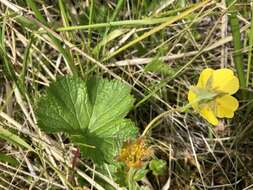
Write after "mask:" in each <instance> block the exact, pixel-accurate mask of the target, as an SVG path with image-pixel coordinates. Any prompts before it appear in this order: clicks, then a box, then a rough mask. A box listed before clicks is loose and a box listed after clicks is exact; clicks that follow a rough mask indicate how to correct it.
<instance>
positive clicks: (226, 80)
mask: <svg viewBox="0 0 253 190" xmlns="http://www.w3.org/2000/svg"><path fill="white" fill-rule="evenodd" d="M238 89H239V80H238V78H237V77H236V76H234V73H233V71H232V70H230V69H217V70H213V69H210V68H207V69H204V70H203V71H202V72H201V74H200V77H199V80H198V84H197V85H196V86H192V87H191V88H190V90H189V93H188V100H189V103H190V105H191V106H192V107H193V109H194V110H196V111H197V112H198V113H199V114H200V115H201V116H202V117H204V118H205V119H206V120H207V121H208V122H209V123H211V124H213V125H217V124H218V119H217V117H218V118H224V117H226V118H232V117H234V112H235V110H237V108H238V106H239V103H238V101H237V99H236V98H234V97H233V96H231V95H232V94H234V93H236V92H237V91H238Z"/></svg>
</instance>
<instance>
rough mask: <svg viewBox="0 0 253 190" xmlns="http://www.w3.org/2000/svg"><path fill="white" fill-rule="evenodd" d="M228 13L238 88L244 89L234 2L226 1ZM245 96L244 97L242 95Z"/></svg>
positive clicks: (239, 37) (240, 48) (237, 21)
mask: <svg viewBox="0 0 253 190" xmlns="http://www.w3.org/2000/svg"><path fill="white" fill-rule="evenodd" d="M226 3H227V6H228V7H229V8H228V11H229V13H230V14H229V15H228V18H229V23H230V27H231V31H232V36H233V46H234V51H235V53H234V62H235V67H236V71H237V74H238V77H239V80H240V86H241V87H242V88H244V89H245V88H246V80H245V76H244V72H243V57H242V52H241V50H242V46H241V35H240V25H239V20H238V18H237V10H236V7H235V5H234V3H235V1H234V0H227V1H226ZM244 96H245V95H244Z"/></svg>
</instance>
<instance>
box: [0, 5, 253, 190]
mask: <svg viewBox="0 0 253 190" xmlns="http://www.w3.org/2000/svg"><path fill="white" fill-rule="evenodd" d="M252 10H253V4H252V2H250V1H247V0H235V1H229V0H227V2H225V0H217V1H214V0H207V1H199V2H197V3H196V4H194V2H193V1H191V0H189V1H188V0H172V1H169V0H159V1H158V0H157V1H155V0H153V1H152V0H118V1H114V0H103V1H102V0H83V1H81V0H76V1H74V0H58V1H50V0H47V1H40V0H26V1H19V0H0V23H1V28H0V35H1V37H0V56H1V57H0V58H1V62H0V150H1V152H0V189H3V190H5V189H6V190H7V189H8V190H9V189H13V190H16V189H22V190H23V189H34V190H36V189H38V190H44V189H52V190H53V189H77V188H76V187H79V189H81V187H82V188H83V189H85V187H86V189H98V190H103V189H109V188H108V187H107V186H105V185H103V184H105V182H107V183H108V184H110V185H111V188H112V189H113V188H114V189H119V187H118V185H117V183H116V182H115V180H114V179H112V178H111V176H110V175H106V174H105V173H103V172H101V171H100V170H99V169H97V167H96V166H95V165H94V164H92V162H91V161H89V160H87V159H85V157H82V158H81V159H79V160H78V161H77V163H76V166H75V167H74V168H73V167H72V161H73V157H74V153H73V152H74V150H75V149H76V148H77V147H75V146H73V145H72V144H70V143H69V139H68V136H67V135H66V134H63V133H57V134H54V135H51V134H46V133H44V132H41V131H40V129H39V128H38V126H37V122H36V121H37V120H36V115H35V113H34V112H35V109H36V108H37V102H38V99H39V97H40V96H41V95H42V94H43V93H44V90H45V89H46V87H47V86H49V84H50V83H51V82H52V81H55V80H56V79H57V77H59V76H63V75H78V76H79V77H81V78H82V79H84V80H86V79H87V78H88V77H90V76H94V75H95V76H100V77H104V78H107V79H119V80H122V81H124V83H126V84H128V85H130V86H131V88H132V94H133V95H134V97H135V99H136V100H135V107H134V108H133V109H132V110H131V112H130V114H129V115H128V117H129V118H131V119H132V120H133V121H134V122H135V123H136V125H137V126H138V128H139V131H140V134H141V133H142V131H143V130H144V129H145V127H146V126H147V125H148V124H149V123H150V122H151V121H152V120H153V119H154V118H155V117H156V116H159V115H160V114H162V113H164V112H165V111H168V110H171V112H168V114H166V115H164V117H160V119H159V121H157V122H156V124H155V127H154V128H152V130H151V131H149V132H150V134H149V138H148V141H149V143H150V145H151V147H152V148H153V151H154V155H153V156H154V157H157V158H159V159H163V160H165V161H166V162H167V165H168V167H167V171H166V173H165V175H163V176H159V177H157V178H154V176H152V174H150V173H148V174H147V176H146V178H145V179H144V180H143V183H146V184H149V186H150V189H152V188H153V189H154V190H158V189H162V190H165V189H173V190H177V189H178V190H181V189H186V190H187V189H189V190H195V189H233V190H236V189H238V190H242V189H244V190H246V189H247V190H249V189H253V161H252V157H253V131H252V129H253V122H252V108H253V106H252V105H253V102H252V84H253V81H252V65H251V61H252V60H251V51H252V42H253V39H252V36H253V35H252V34H253V32H251V30H252V29H251V28H252V27H253V25H252V24H251V17H252V13H253V11H252ZM230 21H232V22H230ZM231 24H232V25H233V24H234V25H233V26H232V27H231ZM238 27H239V28H238ZM252 31H253V30H252ZM238 39H239V40H238ZM150 63H153V65H151V64H150ZM155 64H157V65H159V64H161V65H163V66H164V64H166V66H164V67H159V68H157V67H154V65H155ZM147 65H149V67H148V66H147ZM150 65H151V66H150ZM152 66H153V67H152ZM206 67H211V68H214V69H217V68H223V67H225V68H230V69H232V70H234V71H235V73H236V75H237V76H238V77H239V78H240V80H241V89H240V91H239V92H238V93H237V94H236V97H237V99H238V100H239V101H240V107H239V110H238V111H237V112H236V113H235V117H234V118H233V119H229V120H226V119H225V120H221V122H220V123H219V125H218V126H216V127H212V126H211V125H210V124H208V123H207V122H206V121H205V120H204V119H202V118H201V117H200V116H199V115H198V114H197V113H195V112H194V111H193V110H191V109H190V110H188V111H187V112H186V113H180V112H178V111H176V110H175V108H177V107H180V106H183V105H186V104H187V103H188V102H187V101H188V100H187V93H188V90H189V87H190V85H192V84H195V83H196V81H197V79H198V76H199V73H200V72H201V71H202V70H203V69H204V68H206Z"/></svg>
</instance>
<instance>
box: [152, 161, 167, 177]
mask: <svg viewBox="0 0 253 190" xmlns="http://www.w3.org/2000/svg"><path fill="white" fill-rule="evenodd" d="M166 168H167V163H166V161H164V160H151V161H150V163H149V169H150V170H152V173H153V174H154V175H156V176H157V175H164V174H165V171H166Z"/></svg>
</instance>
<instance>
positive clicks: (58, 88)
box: [36, 77, 138, 164]
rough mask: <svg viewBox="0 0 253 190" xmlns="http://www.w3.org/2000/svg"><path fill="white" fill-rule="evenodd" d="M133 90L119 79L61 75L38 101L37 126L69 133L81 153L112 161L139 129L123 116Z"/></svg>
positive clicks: (45, 129) (98, 161) (97, 161)
mask: <svg viewBox="0 0 253 190" xmlns="http://www.w3.org/2000/svg"><path fill="white" fill-rule="evenodd" d="M130 90H131V89H130V88H129V87H128V86H126V85H124V84H123V83H121V82H120V81H116V80H112V81H109V80H105V79H96V78H93V79H90V80H88V81H87V82H85V81H82V80H81V79H79V78H76V77H65V78H61V79H59V80H57V81H56V82H54V83H53V84H51V85H50V87H49V88H48V89H47V91H46V95H45V96H44V97H42V98H41V99H40V101H39V103H38V108H37V111H36V114H37V117H38V126H39V127H40V128H41V129H42V130H44V131H46V132H49V133H55V132H66V133H68V134H69V135H70V139H71V141H72V142H73V143H75V144H77V145H78V146H79V147H80V150H81V153H82V155H84V156H85V157H88V158H90V159H92V160H93V161H94V162H95V163H98V164H102V163H103V162H112V160H113V158H114V157H115V156H116V154H117V152H118V149H119V148H120V147H121V145H122V143H123V141H125V140H127V139H129V138H133V137H135V136H136V134H137V132H138V131H137V128H136V127H135V126H134V123H133V122H132V121H130V120H128V119H125V118H124V117H125V116H126V115H127V114H128V112H129V110H130V109H131V108H132V106H133V103H134V98H133V97H132V96H131V94H130Z"/></svg>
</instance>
